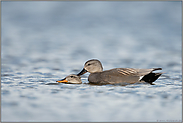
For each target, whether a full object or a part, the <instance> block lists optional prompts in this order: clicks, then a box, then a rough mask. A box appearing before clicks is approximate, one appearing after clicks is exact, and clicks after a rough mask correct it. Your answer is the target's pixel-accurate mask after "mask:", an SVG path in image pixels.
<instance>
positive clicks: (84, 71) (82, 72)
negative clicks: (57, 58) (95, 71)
mask: <svg viewBox="0 0 183 123" xmlns="http://www.w3.org/2000/svg"><path fill="white" fill-rule="evenodd" d="M86 72H88V71H87V70H85V69H84V68H83V70H82V71H81V72H80V73H78V74H77V76H81V75H83V74H85V73H86Z"/></svg>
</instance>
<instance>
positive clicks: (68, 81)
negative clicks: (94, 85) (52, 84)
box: [56, 74, 82, 84]
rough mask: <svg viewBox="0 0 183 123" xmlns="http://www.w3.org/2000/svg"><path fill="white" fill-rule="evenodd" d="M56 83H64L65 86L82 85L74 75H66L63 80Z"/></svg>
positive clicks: (78, 77)
mask: <svg viewBox="0 0 183 123" xmlns="http://www.w3.org/2000/svg"><path fill="white" fill-rule="evenodd" d="M56 82H58V83H66V84H81V83H82V81H81V77H80V76H77V75H75V74H71V75H68V76H66V77H65V78H64V79H62V80H58V81H56Z"/></svg>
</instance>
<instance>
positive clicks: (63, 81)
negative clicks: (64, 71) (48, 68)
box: [56, 78, 68, 83]
mask: <svg viewBox="0 0 183 123" xmlns="http://www.w3.org/2000/svg"><path fill="white" fill-rule="evenodd" d="M56 82H60V83H67V82H68V81H67V80H66V78H64V79H62V80H58V81H56Z"/></svg>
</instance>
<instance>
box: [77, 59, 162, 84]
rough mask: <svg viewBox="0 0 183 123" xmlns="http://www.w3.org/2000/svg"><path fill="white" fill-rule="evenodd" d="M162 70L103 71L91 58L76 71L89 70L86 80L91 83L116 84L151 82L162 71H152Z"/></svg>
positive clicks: (96, 61)
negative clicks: (81, 68)
mask: <svg viewBox="0 0 183 123" xmlns="http://www.w3.org/2000/svg"><path fill="white" fill-rule="evenodd" d="M156 70H162V69H161V68H152V69H135V68H114V69H110V70H105V71H103V68H102V64H101V62H100V61H99V60H96V59H92V60H89V61H87V62H86V63H85V65H84V68H83V70H82V71H81V72H80V73H78V75H79V76H80V75H82V74H84V73H86V72H89V73H90V75H89V77H88V81H89V83H91V84H117V83H130V84H133V83H137V82H148V83H150V84H152V82H154V81H155V80H156V79H158V77H159V76H161V74H162V73H153V71H156Z"/></svg>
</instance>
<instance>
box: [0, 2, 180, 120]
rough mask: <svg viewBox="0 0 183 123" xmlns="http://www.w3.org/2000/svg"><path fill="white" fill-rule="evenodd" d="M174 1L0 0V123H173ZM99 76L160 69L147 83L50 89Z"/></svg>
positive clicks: (176, 67) (176, 105) (176, 78)
mask: <svg viewBox="0 0 183 123" xmlns="http://www.w3.org/2000/svg"><path fill="white" fill-rule="evenodd" d="M181 9H182V8H181V2H180V1H179V2H155V1H154V2H144V1H142V2H140V1H138V2H132V1H131V2H122V1H121V2H99V1H95V2H94V1H93V2H89V1H87V2H84V1H83V2H71V1H69V2H63V1H60V2H59V1H54V2H51V1H47V2H44V1H41V2H38V1H36V2H33V1H29V2H28V1H25V2H17V1H16V2H11V1H9V2H6V1H3V2H1V32H2V34H1V36H2V37H1V120H2V121H9V122H11V121H22V122H25V121H37V122H38V121H42V122H46V121H48V122H56V121H57V122H62V121H70V122H73V121H111V122H112V121H120V122H125V121H138V122H142V121H151V122H162V121H163V122H181V119H182V69H181V68H182V62H181V42H182V41H181V16H182V14H181ZM92 58H97V59H99V60H100V61H101V62H102V64H103V67H104V70H108V69H112V68H118V67H124V68H125V67H128V68H129V67H130V68H154V67H162V69H163V71H162V72H164V74H163V75H162V76H161V77H160V78H159V79H158V80H157V81H155V85H150V84H145V83H144V84H131V85H126V86H120V85H102V86H96V85H89V84H87V83H88V80H87V77H88V75H89V73H87V74H85V75H83V76H82V82H83V84H74V85H72V84H63V83H56V80H59V79H62V78H64V77H65V76H67V75H69V74H77V73H78V72H80V70H82V68H83V65H84V63H85V62H86V61H87V60H89V59H92Z"/></svg>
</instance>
